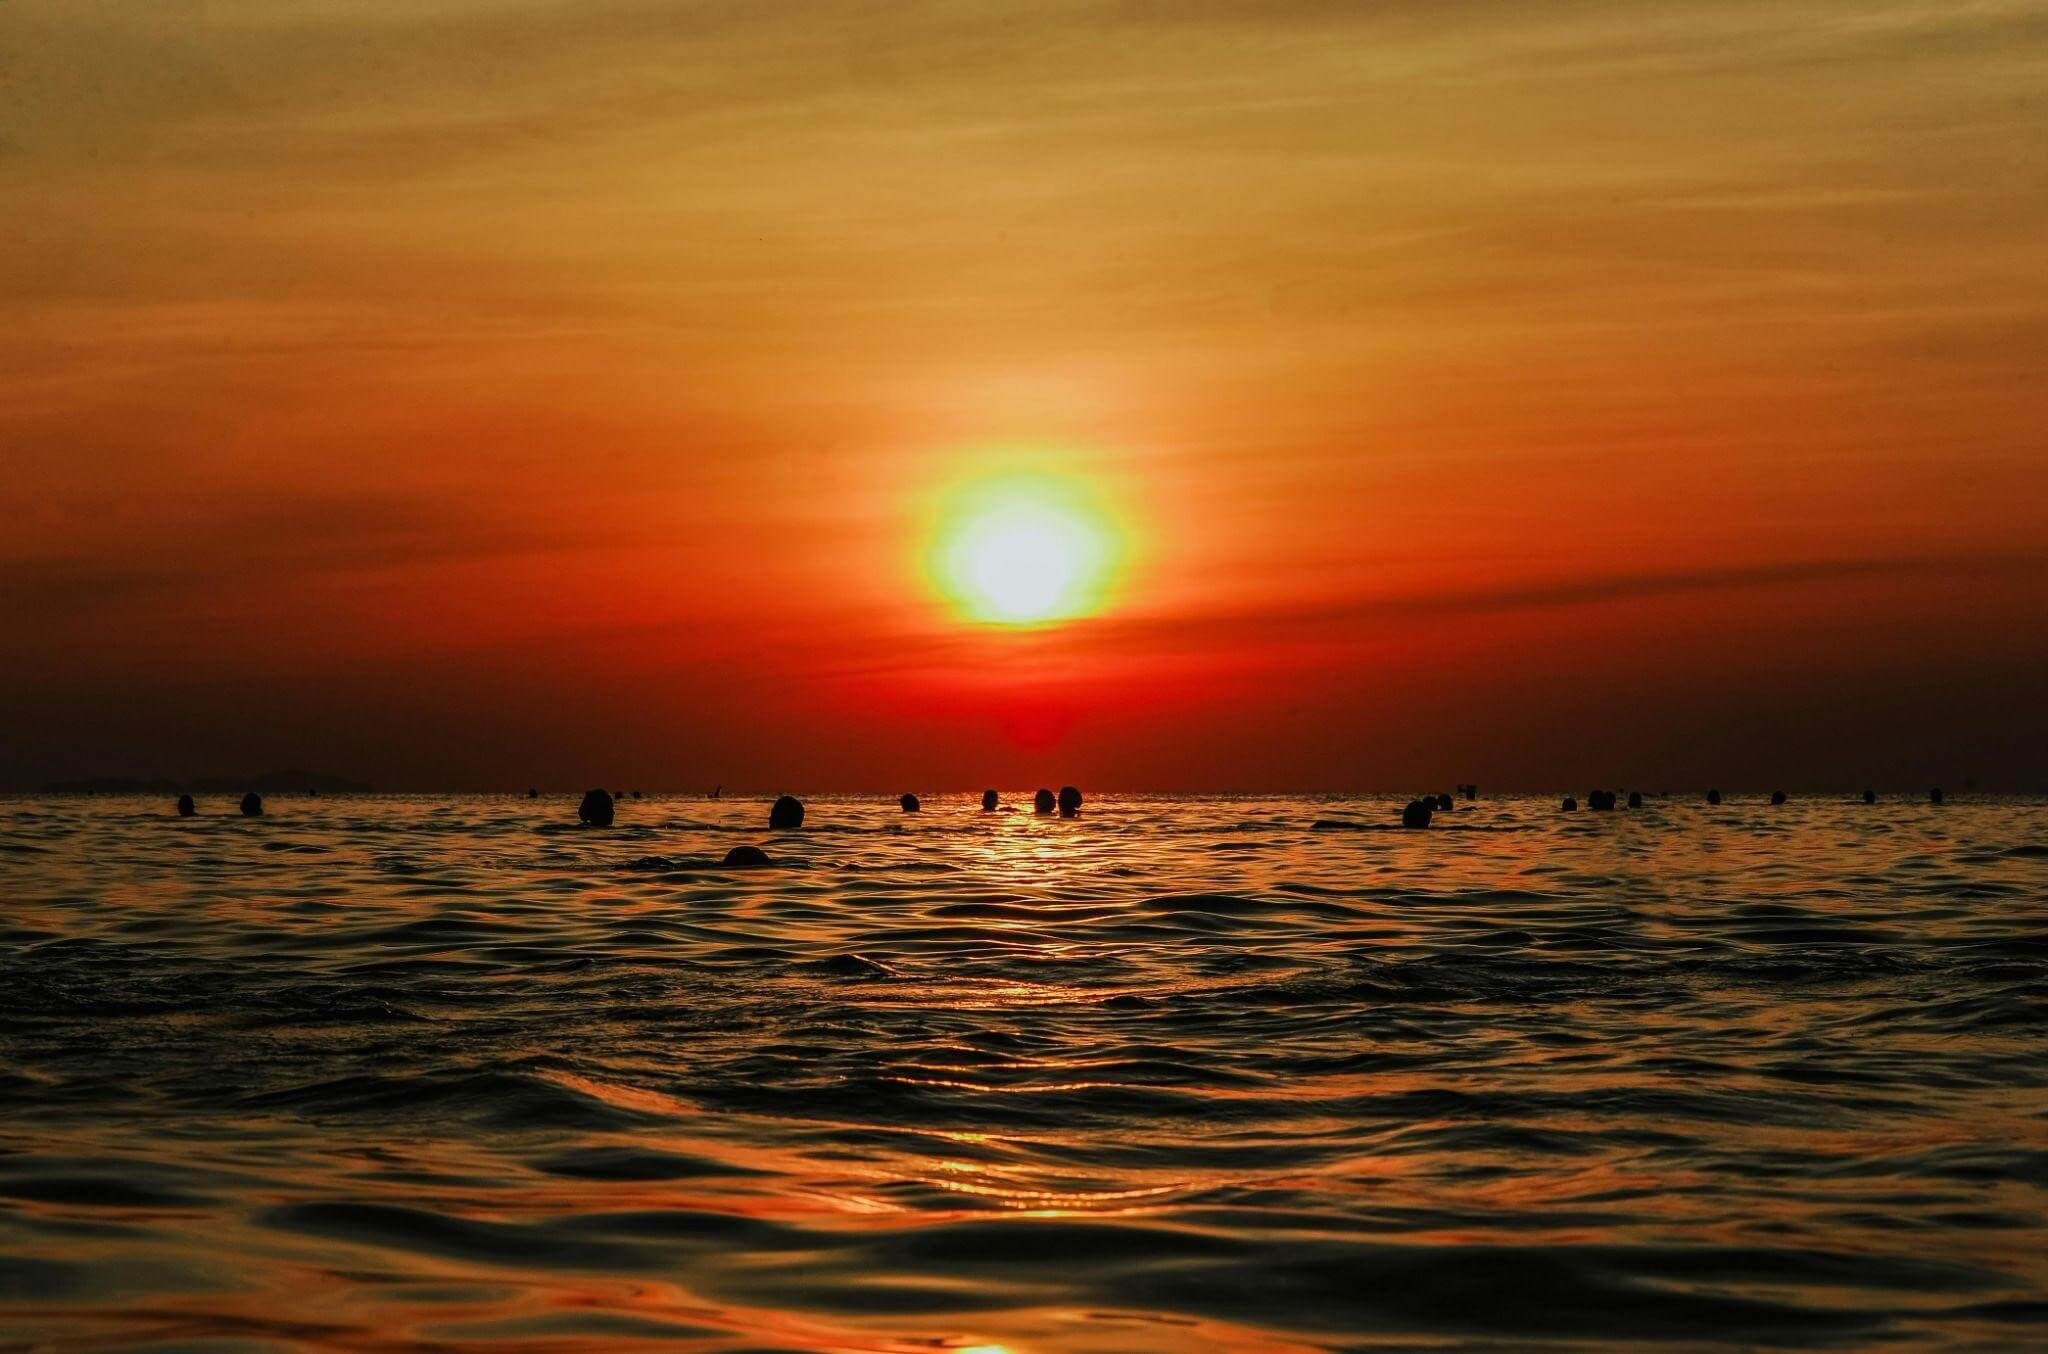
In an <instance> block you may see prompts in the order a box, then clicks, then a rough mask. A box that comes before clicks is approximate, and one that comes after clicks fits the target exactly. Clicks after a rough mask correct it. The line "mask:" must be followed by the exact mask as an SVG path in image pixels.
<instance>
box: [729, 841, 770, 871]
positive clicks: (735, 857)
mask: <svg viewBox="0 0 2048 1354" xmlns="http://www.w3.org/2000/svg"><path fill="white" fill-rule="evenodd" d="M725 863H726V864H727V865H730V866H733V867H735V868H737V867H739V866H744V865H770V864H773V863H774V862H773V861H771V860H769V859H768V853H767V852H766V851H763V850H762V849H761V848H760V847H758V846H735V847H734V848H733V849H732V850H730V851H728V852H726V853H725Z"/></svg>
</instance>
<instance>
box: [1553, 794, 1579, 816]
mask: <svg viewBox="0 0 2048 1354" xmlns="http://www.w3.org/2000/svg"><path fill="white" fill-rule="evenodd" d="M1557 807H1558V808H1560V809H1562V810H1564V811H1565V812H1566V813H1577V812H1578V811H1579V801H1578V800H1576V799H1573V798H1572V797H1571V796H1570V795H1566V796H1565V797H1564V803H1562V804H1560V805H1558V806H1557Z"/></svg>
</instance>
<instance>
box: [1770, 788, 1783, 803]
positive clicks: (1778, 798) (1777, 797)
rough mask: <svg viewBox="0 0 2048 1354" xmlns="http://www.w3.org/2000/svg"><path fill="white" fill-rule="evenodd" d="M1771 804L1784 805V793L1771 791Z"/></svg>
mask: <svg viewBox="0 0 2048 1354" xmlns="http://www.w3.org/2000/svg"><path fill="white" fill-rule="evenodd" d="M1771 802H1772V803H1773V804H1782V803H1784V802H1785V792H1784V791H1783V790H1773V791H1771Z"/></svg>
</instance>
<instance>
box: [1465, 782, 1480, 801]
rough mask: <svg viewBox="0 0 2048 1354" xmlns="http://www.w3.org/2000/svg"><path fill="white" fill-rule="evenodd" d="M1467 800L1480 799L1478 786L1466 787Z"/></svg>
mask: <svg viewBox="0 0 2048 1354" xmlns="http://www.w3.org/2000/svg"><path fill="white" fill-rule="evenodd" d="M1465 798H1467V799H1477V798H1479V787H1478V786H1477V785H1467V786H1466V787H1465Z"/></svg>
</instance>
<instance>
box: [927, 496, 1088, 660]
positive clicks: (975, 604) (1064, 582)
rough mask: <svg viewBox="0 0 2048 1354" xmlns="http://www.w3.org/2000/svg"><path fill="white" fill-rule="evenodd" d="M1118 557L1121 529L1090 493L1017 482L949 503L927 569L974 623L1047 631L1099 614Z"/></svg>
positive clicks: (957, 608) (960, 497) (942, 516)
mask: <svg viewBox="0 0 2048 1354" xmlns="http://www.w3.org/2000/svg"><path fill="white" fill-rule="evenodd" d="M1121 554H1122V550H1121V540H1120V536H1119V533H1118V531H1117V529H1116V527H1115V525H1114V524H1113V523H1112V522H1111V520H1110V518H1109V515H1108V514H1107V513H1106V512H1105V511H1104V510H1103V508H1102V506H1101V505H1100V504H1099V503H1098V502H1097V501H1096V500H1095V498H1094V496H1093V495H1092V494H1090V493H1089V492H1088V491H1087V489H1086V488H1085V487H1084V486H1082V485H1081V484H1079V483H1077V482H1071V481H1068V480H1064V479H1059V478H1055V477H1052V476H1044V475H1012V476H1004V477H1000V478H993V479H986V480H981V481H978V482H976V483H973V484H970V485H968V486H966V487H965V488H963V489H961V490H959V491H957V492H956V493H955V494H954V495H953V496H952V497H951V498H950V499H949V500H948V501H947V502H946V504H945V507H944V509H943V510H942V512H941V514H940V518H939V524H938V529H937V532H936V533H935V536H934V540H933V545H932V551H931V557H930V561H929V563H930V569H931V575H932V580H933V582H934V583H935V584H936V585H937V586H938V588H939V591H940V592H941V593H943V594H944V595H945V597H946V598H947V600H948V601H950V602H951V603H952V604H953V606H954V608H955V609H956V610H957V611H958V612H959V613H960V615H962V616H963V617H965V618H967V619H968V620H973V621H980V622H983V623H986V624H991V625H1042V624H1046V623H1048V622H1052V621H1060V620H1069V619H1072V618H1074V617H1077V616H1084V615H1087V614H1089V613H1091V612H1094V611H1096V610H1099V609H1100V607H1101V605H1102V602H1103V599H1104V596H1105V594H1106V593H1107V591H1108V588H1109V586H1110V584H1111V582H1112V581H1113V579H1114V575H1115V573H1116V568H1117V565H1118V563H1119V562H1120V558H1121Z"/></svg>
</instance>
